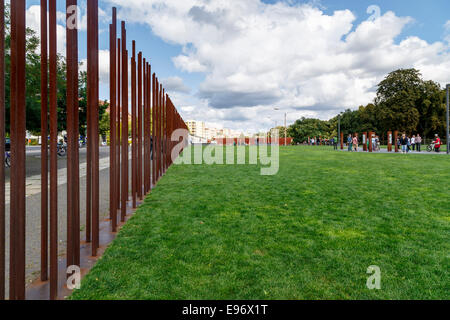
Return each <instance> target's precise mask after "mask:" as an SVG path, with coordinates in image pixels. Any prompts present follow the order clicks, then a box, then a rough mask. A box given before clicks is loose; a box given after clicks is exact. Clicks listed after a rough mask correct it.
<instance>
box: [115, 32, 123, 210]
mask: <svg viewBox="0 0 450 320" xmlns="http://www.w3.org/2000/svg"><path fill="white" fill-rule="evenodd" d="M116 36H117V34H116ZM116 52H117V54H116V55H117V74H116V82H117V87H116V90H117V91H116V93H117V106H116V109H117V112H116V113H117V123H116V127H117V132H116V135H117V150H116V195H117V199H116V208H117V211H118V210H119V208H120V204H121V201H122V200H121V199H122V197H121V193H120V192H121V184H120V174H121V168H122V167H121V163H120V159H121V155H120V153H121V146H122V143H121V141H122V138H121V137H122V131H121V130H122V129H121V128H122V126H121V120H120V119H121V118H122V109H121V106H122V97H121V94H122V73H121V72H122V46H121V40H120V39H117V51H116Z"/></svg>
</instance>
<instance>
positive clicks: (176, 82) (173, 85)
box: [161, 77, 191, 93]
mask: <svg viewBox="0 0 450 320" xmlns="http://www.w3.org/2000/svg"><path fill="white" fill-rule="evenodd" d="M161 83H162V84H163V86H164V88H165V89H166V90H167V91H168V92H171V91H172V92H182V93H190V92H191V89H190V88H189V87H187V86H186V85H185V84H184V82H183V79H181V78H180V77H169V78H166V79H163V80H162V81H161Z"/></svg>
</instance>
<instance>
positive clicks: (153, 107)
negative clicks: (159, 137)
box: [152, 73, 156, 185]
mask: <svg viewBox="0 0 450 320" xmlns="http://www.w3.org/2000/svg"><path fill="white" fill-rule="evenodd" d="M155 133H156V75H155V74H154V73H153V75H152V150H153V155H152V184H153V185H155V184H156V178H155V177H156V157H155V155H156V152H155V148H156V137H155Z"/></svg>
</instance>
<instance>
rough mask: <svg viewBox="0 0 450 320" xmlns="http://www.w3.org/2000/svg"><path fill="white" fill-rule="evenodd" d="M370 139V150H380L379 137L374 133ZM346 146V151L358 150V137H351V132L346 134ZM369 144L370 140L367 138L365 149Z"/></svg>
mask: <svg viewBox="0 0 450 320" xmlns="http://www.w3.org/2000/svg"><path fill="white" fill-rule="evenodd" d="M370 139H372V151H380V138H379V137H378V136H376V135H373V136H372V137H371V138H370ZM347 146H348V151H349V152H351V151H355V152H358V146H359V140H358V137H357V136H356V135H355V136H354V137H352V135H351V134H349V135H348V138H347ZM369 146H370V140H369V139H367V149H369Z"/></svg>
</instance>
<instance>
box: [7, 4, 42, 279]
mask: <svg viewBox="0 0 450 320" xmlns="http://www.w3.org/2000/svg"><path fill="white" fill-rule="evenodd" d="M2 2H3V1H2ZM47 280H48V41H47V0H41V281H47Z"/></svg>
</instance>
